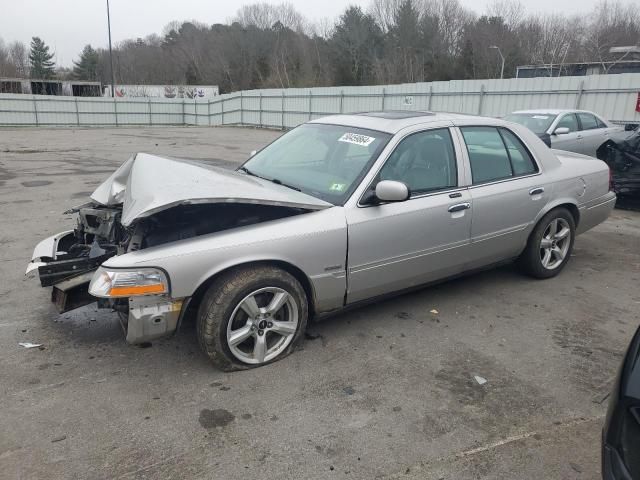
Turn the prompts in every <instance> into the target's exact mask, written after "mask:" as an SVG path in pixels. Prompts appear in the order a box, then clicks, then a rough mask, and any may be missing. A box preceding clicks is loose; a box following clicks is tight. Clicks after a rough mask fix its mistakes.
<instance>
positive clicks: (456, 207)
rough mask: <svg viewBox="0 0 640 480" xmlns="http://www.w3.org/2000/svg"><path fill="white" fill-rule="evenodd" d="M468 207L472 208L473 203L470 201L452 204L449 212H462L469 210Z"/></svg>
mask: <svg viewBox="0 0 640 480" xmlns="http://www.w3.org/2000/svg"><path fill="white" fill-rule="evenodd" d="M468 208H471V204H470V203H458V204H457V205H451V206H450V207H449V212H450V213H453V212H460V211H462V210H467V209H468Z"/></svg>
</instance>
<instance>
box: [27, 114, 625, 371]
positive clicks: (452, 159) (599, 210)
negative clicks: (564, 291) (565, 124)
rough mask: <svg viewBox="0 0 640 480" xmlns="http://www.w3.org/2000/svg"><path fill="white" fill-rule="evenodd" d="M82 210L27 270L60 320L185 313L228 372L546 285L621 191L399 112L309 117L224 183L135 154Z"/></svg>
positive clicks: (146, 335)
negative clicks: (497, 272)
mask: <svg viewBox="0 0 640 480" xmlns="http://www.w3.org/2000/svg"><path fill="white" fill-rule="evenodd" d="M585 160H586V161H585ZM90 200H91V201H90V202H89V203H87V204H85V205H82V206H80V207H77V208H75V209H73V212H75V213H76V214H77V225H76V227H75V228H74V229H73V230H69V231H67V232H62V233H60V234H58V235H54V236H53V237H51V238H48V239H46V240H43V241H42V242H41V243H40V244H38V245H37V246H36V248H35V251H34V253H33V259H32V261H31V263H30V264H29V266H28V269H27V272H28V273H29V272H36V271H37V273H38V274H39V277H40V282H41V284H42V286H45V287H48V286H51V287H53V293H52V300H53V302H54V303H55V304H56V306H57V308H58V309H59V311H60V312H65V311H68V310H71V309H74V308H77V307H79V306H82V305H85V304H87V303H89V302H93V301H96V299H97V301H98V306H100V307H103V308H110V309H113V310H115V311H117V312H118V313H119V314H120V316H121V318H122V321H123V324H124V326H125V327H126V337H127V341H128V342H131V343H140V342H145V341H149V340H152V339H155V338H158V337H161V336H164V335H168V334H171V333H172V332H174V331H176V329H177V328H178V326H179V325H180V323H181V322H182V321H183V319H184V318H185V317H186V316H189V315H191V314H192V315H193V316H194V317H195V318H196V326H197V328H196V332H197V336H198V341H199V343H200V345H201V347H202V349H203V351H204V352H205V353H206V355H207V356H208V357H209V358H210V359H211V360H212V361H213V362H214V363H215V364H216V365H218V366H219V367H221V368H223V369H238V368H247V367H251V366H259V365H263V364H266V363H269V362H272V361H274V360H278V359H280V358H283V357H284V356H286V355H287V354H288V353H290V352H291V351H292V349H293V348H294V346H295V345H296V343H298V341H299V340H300V338H301V337H302V335H303V334H304V331H305V328H306V325H307V321H308V320H309V319H312V318H317V317H321V316H324V315H327V314H331V313H333V312H336V311H339V310H341V309H344V308H346V307H352V306H356V305H359V304H362V303H364V302H370V301H372V300H374V299H376V298H379V297H382V296H385V295H389V294H394V293H398V292H402V291H406V290H408V289H412V288H415V287H417V286H420V285H424V284H428V283H433V282H435V281H440V280H443V279H446V278H449V277H453V276H456V275H460V274H462V273H464V272H469V271H473V270H477V269H480V268H485V267H487V266H489V265H493V264H498V263H501V262H504V261H509V260H513V259H515V260H517V261H518V263H519V265H520V266H521V267H522V269H523V270H524V271H525V272H527V273H529V274H530V275H532V276H534V277H537V278H548V277H552V276H555V275H557V274H558V273H559V272H560V271H561V270H562V269H563V268H564V266H565V265H566V263H567V261H568V260H569V257H570V255H571V250H572V247H573V243H574V238H575V236H576V235H577V234H579V233H582V232H584V231H586V230H588V229H590V228H592V227H594V226H595V225H597V224H599V223H600V222H602V221H604V220H605V219H606V218H607V217H608V215H609V213H610V211H611V209H612V208H613V205H614V203H615V194H614V193H613V192H612V191H611V188H610V182H609V169H608V168H607V166H606V164H605V163H604V162H601V161H600V160H596V159H592V158H589V157H585V156H581V155H576V154H570V153H567V152H559V151H552V150H550V149H548V148H547V147H546V146H545V145H544V144H543V143H542V141H541V140H540V139H539V138H537V137H536V136H535V135H534V134H533V133H531V132H530V131H529V130H527V129H526V128H525V127H522V126H520V125H517V124H512V123H508V122H505V121H502V120H497V119H490V118H479V117H469V116H460V115H446V114H432V113H428V112H406V111H405V112H373V113H365V114H357V115H339V116H331V117H326V118H323V119H318V120H314V121H312V122H309V123H306V124H304V125H301V126H300V127H298V128H295V129H294V130H292V131H290V132H288V133H286V134H285V135H283V136H281V137H280V138H278V139H277V140H275V141H274V142H273V143H271V144H270V145H268V146H267V147H265V148H264V149H262V150H261V151H260V152H258V153H256V154H254V155H252V157H251V158H250V159H249V160H248V161H247V162H246V163H245V164H244V165H242V166H241V167H239V168H238V169H237V170H236V171H228V170H224V169H220V168H216V167H214V166H211V165H208V164H206V163H199V162H195V161H188V160H174V159H168V158H163V157H159V156H155V155H149V154H145V153H139V154H137V155H135V156H133V157H132V158H130V159H129V160H128V161H127V162H126V163H124V164H123V165H122V166H121V167H120V168H119V169H118V170H117V171H116V172H114V173H113V174H112V175H111V177H109V178H108V179H107V180H106V181H105V182H104V183H103V184H101V185H100V186H99V187H98V188H97V189H96V191H95V192H94V193H93V194H92V195H91V199H90Z"/></svg>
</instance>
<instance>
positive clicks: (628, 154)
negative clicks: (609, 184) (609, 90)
mask: <svg viewBox="0 0 640 480" xmlns="http://www.w3.org/2000/svg"><path fill="white" fill-rule="evenodd" d="M598 158H601V159H602V160H604V161H605V162H607V165H609V168H610V169H611V176H612V180H613V187H614V190H615V192H616V194H617V195H618V201H617V202H616V205H617V206H618V207H619V208H626V209H631V210H640V127H636V128H635V130H633V131H628V132H627V135H626V136H625V137H624V138H623V139H622V140H617V141H611V142H607V143H606V144H605V145H603V146H602V147H601V148H600V150H598Z"/></svg>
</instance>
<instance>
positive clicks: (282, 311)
mask: <svg viewBox="0 0 640 480" xmlns="http://www.w3.org/2000/svg"><path fill="white" fill-rule="evenodd" d="M307 317H308V307H307V298H306V295H305V292H304V289H303V288H302V286H301V285H300V282H298V280H296V278H295V277H293V276H292V275H291V274H289V273H288V272H286V271H284V270H281V269H279V268H275V267H270V266H255V267H246V268H242V269H238V270H233V271H231V272H229V273H227V274H225V275H223V276H221V277H220V278H219V279H217V280H216V281H215V282H213V284H212V285H211V286H210V287H209V289H208V290H207V293H206V294H205V296H204V298H203V301H202V303H201V305H200V308H199V310H198V321H197V335H198V341H199V343H200V346H201V347H202V350H203V351H204V352H205V353H206V354H207V356H208V357H209V358H210V359H211V361H212V362H213V363H214V364H215V365H216V366H218V367H219V368H221V369H223V370H237V369H243V368H251V367H258V366H260V365H265V364H267V363H271V362H274V361H276V360H280V359H281V358H284V357H285V356H287V355H288V354H289V353H291V351H292V350H293V348H294V346H295V345H296V344H297V343H298V341H299V340H300V338H301V337H302V334H303V333H304V331H305V328H306V324H307Z"/></svg>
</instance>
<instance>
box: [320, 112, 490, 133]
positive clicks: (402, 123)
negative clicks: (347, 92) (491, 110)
mask: <svg viewBox="0 0 640 480" xmlns="http://www.w3.org/2000/svg"><path fill="white" fill-rule="evenodd" d="M481 118H482V117H476V116H473V115H462V114H458V113H435V112H424V111H416V110H385V111H376V112H361V113H350V114H343V115H331V116H328V117H322V118H318V119H316V120H312V121H311V122H309V123H327V124H333V125H345V126H348V127H356V128H366V129H370V130H378V131H381V132H387V133H392V134H395V133H397V132H399V131H400V130H402V129H403V128H405V127H410V126H412V125H416V124H423V123H431V122H441V121H451V122H453V121H455V120H460V119H475V120H479V119H481ZM487 120H489V119H487ZM495 121H496V119H495V118H493V119H491V122H495Z"/></svg>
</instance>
